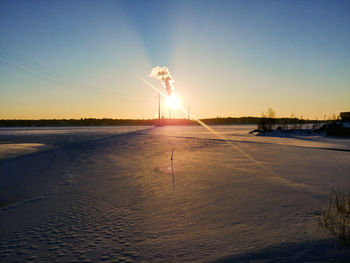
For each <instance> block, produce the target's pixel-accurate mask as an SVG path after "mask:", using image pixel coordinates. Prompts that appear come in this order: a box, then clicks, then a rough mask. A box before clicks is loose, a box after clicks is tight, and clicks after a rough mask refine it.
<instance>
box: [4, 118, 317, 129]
mask: <svg viewBox="0 0 350 263" xmlns="http://www.w3.org/2000/svg"><path fill="white" fill-rule="evenodd" d="M263 119H265V118H263V117H227V118H219V117H217V118H207V119H201V121H203V122H204V123H205V124H208V125H231V124H259V123H261V121H262V120H263ZM320 122H322V121H317V120H304V119H298V118H274V119H273V123H274V124H284V123H290V124H306V123H320ZM158 124H159V122H158V119H108V118H103V119H95V118H81V119H41V120H0V126H2V127H16V126H17V127H18V126H23V127H31V126H33V127H45V126H136V125H158ZM160 124H161V125H197V124H198V122H196V121H195V120H188V119H161V122H160Z"/></svg>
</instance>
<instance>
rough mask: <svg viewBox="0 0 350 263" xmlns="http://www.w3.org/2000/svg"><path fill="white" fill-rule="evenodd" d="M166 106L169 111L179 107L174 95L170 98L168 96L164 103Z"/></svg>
mask: <svg viewBox="0 0 350 263" xmlns="http://www.w3.org/2000/svg"><path fill="white" fill-rule="evenodd" d="M166 105H167V106H168V107H169V108H170V109H177V108H179V107H180V102H179V99H178V98H177V97H176V96H175V95H174V93H172V94H171V95H170V96H168V98H167V101H166Z"/></svg>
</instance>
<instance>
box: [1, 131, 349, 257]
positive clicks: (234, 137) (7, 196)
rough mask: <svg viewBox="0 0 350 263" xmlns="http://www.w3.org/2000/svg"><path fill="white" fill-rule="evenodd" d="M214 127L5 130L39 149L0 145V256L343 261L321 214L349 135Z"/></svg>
mask: <svg viewBox="0 0 350 263" xmlns="http://www.w3.org/2000/svg"><path fill="white" fill-rule="evenodd" d="M211 128H212V129H214V130H215V131H216V132H217V134H216V135H215V134H212V133H211V132H209V131H208V130H206V129H204V128H203V127H201V126H186V127H181V126H173V127H154V128H152V127H89V128H45V129H39V128H30V129H18V128H16V129H1V130H0V143H1V144H2V145H5V144H7V145H10V144H11V145H16V144H18V145H19V148H21V147H24V148H26V147H27V146H28V147H29V145H27V146H25V145H26V144H30V145H32V144H33V145H35V146H33V147H34V148H35V151H30V152H26V151H23V150H22V149H21V150H19V153H18V154H17V155H8V154H6V155H3V152H1V158H2V160H1V161H0V176H1V181H0V205H1V206H0V207H1V210H0V261H1V262H13V261H15V260H18V261H21V262H23V261H40V262H48V261H49V262H55V261H57V262H61V261H62V262H67V261H69V262H74V261H76V262H98V261H103V262H135V261H136V262H140V261H145V262H149V261H150V262H203V261H204V262H231V261H235V262H236V261H237V262H239V261H256V260H257V261H259V260H262V261H291V262H295V261H312V260H314V261H330V260H335V261H339V260H349V255H348V254H346V253H347V252H346V251H345V252H344V250H343V249H341V248H339V247H337V246H335V240H334V238H333V237H332V236H331V235H329V233H327V232H326V231H325V230H323V229H321V228H320V227H319V225H318V221H317V218H318V217H317V211H318V209H320V205H321V203H322V202H324V201H325V200H327V197H328V196H329V193H330V190H331V187H333V188H335V189H343V188H345V187H347V186H349V183H350V177H349V174H350V153H349V151H347V150H349V149H350V148H349V145H350V143H349V140H348V139H343V138H342V139H339V138H328V137H324V136H320V135H297V134H294V135H292V136H289V137H281V136H280V137H276V136H274V137H273V136H255V135H252V134H249V131H251V130H253V129H254V128H255V126H249V125H242V126H239V125H237V126H212V127H211ZM28 147H27V148H28ZM29 148H30V147H29ZM172 149H174V177H172V173H171V163H170V156H171V152H172ZM339 149H342V150H343V151H339Z"/></svg>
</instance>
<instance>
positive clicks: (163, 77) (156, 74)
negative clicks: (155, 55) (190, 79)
mask: <svg viewBox="0 0 350 263" xmlns="http://www.w3.org/2000/svg"><path fill="white" fill-rule="evenodd" d="M149 77H150V78H155V79H158V80H160V81H161V82H162V84H163V86H164V89H165V90H166V92H167V93H168V96H170V95H171V94H172V92H173V91H174V86H173V82H174V79H173V78H172V76H171V75H170V72H169V69H168V67H159V66H157V67H154V68H153V69H152V71H151V73H150V74H149Z"/></svg>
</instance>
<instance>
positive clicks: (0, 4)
mask: <svg viewBox="0 0 350 263" xmlns="http://www.w3.org/2000/svg"><path fill="white" fill-rule="evenodd" d="M155 66H167V67H168V68H169V69H170V72H171V74H172V76H173V78H174V80H175V81H174V86H175V93H176V94H177V96H178V97H179V98H180V102H181V104H182V105H183V106H184V107H186V108H187V105H188V104H189V105H190V111H191V113H193V114H194V115H195V116H197V117H200V118H202V117H216V116H233V117H240V116H260V115H261V112H262V111H266V110H267V108H268V107H272V108H273V109H274V110H275V111H276V113H277V117H283V116H286V117H288V116H290V115H291V114H292V113H294V114H295V115H296V116H300V115H303V117H304V118H310V119H313V118H316V117H317V118H319V119H323V117H324V114H327V116H330V115H331V114H333V113H334V114H339V112H340V111H350V1H87V0H84V1H70V0H69V1H64V0H62V1H48V0H45V1H40V0H35V1H34V0H23V1H17V0H13V1H10V0H9V1H4V0H2V1H0V119H13V118H17V119H19V118H23V119H32V118H34V119H37V118H81V117H83V118H84V117H86V118H87V117H96V118H103V117H105V118H155V117H156V114H157V110H158V107H157V99H156V98H155V97H156V96H157V94H156V92H155V91H154V90H153V89H151V88H149V87H148V86H147V85H146V84H145V83H144V82H143V81H142V80H140V78H139V76H141V77H143V78H145V79H147V80H148V81H150V82H151V83H152V84H153V85H154V86H156V87H157V88H159V89H162V85H161V83H160V82H159V81H157V80H155V79H151V78H149V77H148V75H149V73H150V72H151V69H152V68H153V67H155ZM162 111H163V113H164V115H166V116H167V114H168V113H167V112H168V109H167V108H165V105H162ZM173 116H176V117H181V116H184V114H183V113H181V112H174V113H173Z"/></svg>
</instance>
